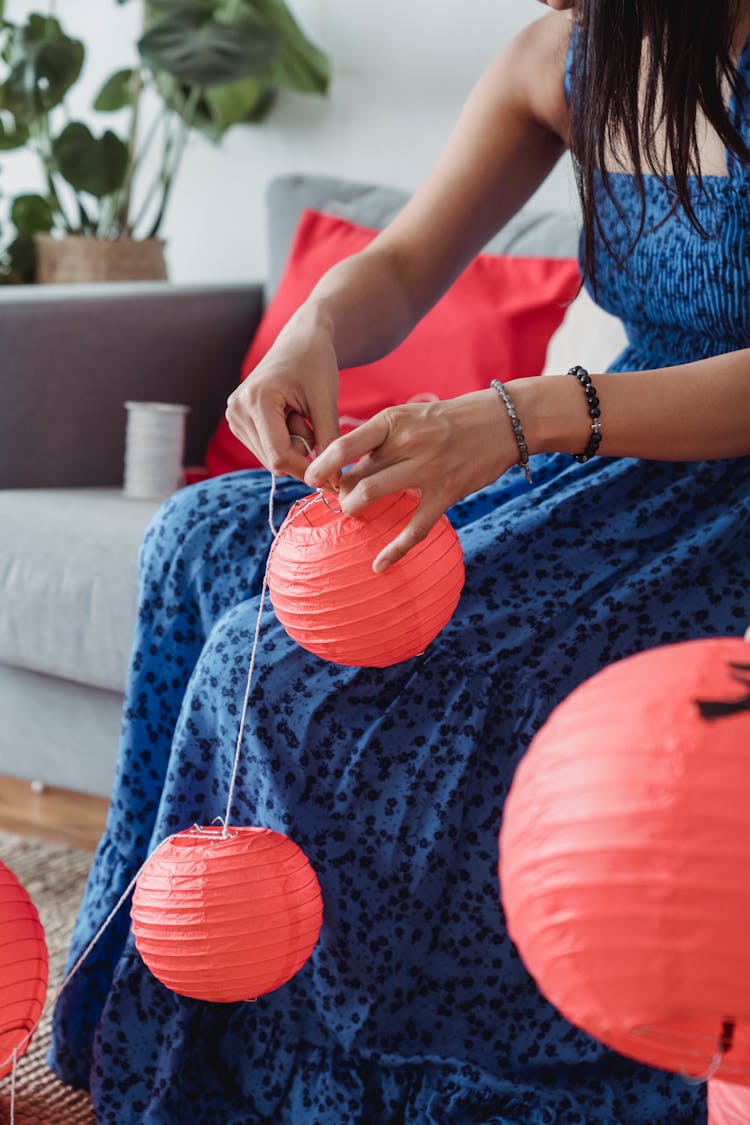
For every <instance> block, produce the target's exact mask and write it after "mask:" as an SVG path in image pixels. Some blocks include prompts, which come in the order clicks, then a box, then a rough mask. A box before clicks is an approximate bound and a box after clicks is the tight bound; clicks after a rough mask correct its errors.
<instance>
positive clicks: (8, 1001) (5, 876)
mask: <svg viewBox="0 0 750 1125" xmlns="http://www.w3.org/2000/svg"><path fill="white" fill-rule="evenodd" d="M46 995H47V944H46V942H45V940H44V928H43V927H42V923H41V922H40V921H39V915H38V913H37V910H36V907H35V906H34V903H33V902H32V901H31V899H30V898H29V895H28V893H27V891H26V890H25V889H24V888H23V887H22V886H21V884H20V883H19V881H18V879H17V878H16V876H15V875H14V874H13V872H12V871H11V870H10V868H9V867H6V866H5V864H4V863H0V1078H3V1077H4V1076H5V1075H6V1074H9V1073H10V1071H11V1070H12V1069H13V1052H14V1051H15V1052H16V1058H17V1059H18V1058H20V1057H21V1056H22V1055H23V1054H24V1052H25V1051H26V1048H27V1047H28V1045H29V1041H30V1034H31V1032H32V1031H33V1030H34V1028H35V1027H36V1025H37V1024H38V1023H39V1019H40V1017H41V1014H42V1009H43V1008H44V1000H45V997H46ZM27 1037H28V1038H27Z"/></svg>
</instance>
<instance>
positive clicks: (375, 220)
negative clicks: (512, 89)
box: [266, 174, 580, 297]
mask: <svg viewBox="0 0 750 1125" xmlns="http://www.w3.org/2000/svg"><path fill="white" fill-rule="evenodd" d="M409 194H410V193H409V192H407V191H404V190H403V189H401V188H395V187H388V186H385V185H381V184H368V183H360V182H357V181H355V180H343V179H337V178H336V177H334V176H313V175H302V174H289V175H284V176H276V177H274V179H272V180H271V182H270V183H269V185H268V188H267V192H266V202H267V210H268V249H269V271H268V284H267V286H266V295H267V296H268V297H270V296H271V295H272V294H273V293H275V292H276V289H277V288H278V284H279V281H280V280H281V277H282V274H283V272H284V268H285V266H286V261H287V257H288V255H289V248H290V246H291V244H292V239H293V237H294V232H295V230H296V227H297V223H298V221H299V217H300V215H301V214H302V212H303V211H304V210H306V209H310V210H313V211H324V212H325V213H326V214H328V215H338V216H340V217H341V218H343V219H349V220H351V222H353V223H358V224H359V225H360V226H363V227H372V228H374V229H375V230H382V228H383V227H385V226H387V225H388V223H389V222H390V221H391V219H392V218H394V216H395V215H397V214H398V212H399V211H400V210H401V208H402V207H403V206H404V204H405V203H406V202H407V201H408V199H409ZM579 238H580V219H579V217H578V215H577V214H576V212H575V211H573V210H566V211H563V210H561V211H553V210H544V209H540V208H539V206H538V204H536V203H535V202H534V201H533V200H532V201H531V202H530V203H527V204H526V206H525V207H522V208H521V210H520V211H519V212H518V214H517V215H514V216H513V218H512V219H511V220H510V222H508V223H506V225H505V226H504V227H503V229H502V230H501V231H499V233H498V234H496V235H495V236H494V237H493V238H492V239H491V240H490V242H488V243H487V246H486V247H485V253H487V254H511V255H513V256H514V257H518V258H575V257H576V256H577V254H578V243H579Z"/></svg>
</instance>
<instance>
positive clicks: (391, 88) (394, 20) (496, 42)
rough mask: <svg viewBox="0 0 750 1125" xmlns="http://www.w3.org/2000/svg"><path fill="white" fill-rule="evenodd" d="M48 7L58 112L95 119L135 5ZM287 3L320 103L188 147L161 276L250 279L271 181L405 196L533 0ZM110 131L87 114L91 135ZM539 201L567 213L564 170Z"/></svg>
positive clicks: (5, 172) (12, 166)
mask: <svg viewBox="0 0 750 1125" xmlns="http://www.w3.org/2000/svg"><path fill="white" fill-rule="evenodd" d="M51 6H52V7H53V8H54V10H55V11H56V13H57V15H58V18H59V19H60V20H61V22H62V23H63V26H64V27H65V28H66V30H67V31H68V32H69V34H71V35H76V36H78V37H79V38H81V39H82V40H83V41H84V43H85V44H86V46H87V62H86V67H85V71H84V76H83V79H82V81H81V82H80V83H79V86H80V90H79V88H78V87H76V90H75V94H76V99H75V101H74V102H73V104H72V108H73V111H74V113H75V114H76V115H77V116H81V117H85V118H86V119H87V120H89V121H91V119H92V118H95V117H96V115H95V114H93V113H92V112H91V111H90V110H89V108H88V107H89V105H90V102H91V99H92V97H93V96H94V94H95V93H96V91H97V90H98V88H99V86H100V85H101V83H102V81H103V80H104V78H106V77H107V76H108V74H110V73H111V72H112V71H113V70H115V69H117V68H118V67H121V66H127V65H129V63H130V62H132V61H133V59H134V57H135V48H134V44H135V41H136V39H137V37H138V31H139V23H140V19H141V5H140V3H139V0H130V2H129V3H127V4H125V5H123V6H119V5H117V4H115V3H114V0H96V3H92V0H57V2H56V3H53V4H52V5H51ZM292 7H293V9H294V11H295V13H296V14H297V16H298V18H299V20H300V22H301V24H302V25H303V27H304V28H305V30H306V31H307V33H308V34H309V35H310V36H311V37H312V38H313V39H314V40H315V41H316V42H317V43H318V44H319V45H320V46H321V47H322V48H323V49H324V50H325V51H326V52H327V53H328V55H329V56H330V58H331V63H332V68H333V84H332V88H331V91H330V94H329V96H328V97H327V98H325V99H319V98H313V97H303V96H301V95H294V94H292V93H289V92H286V91H284V92H282V93H281V96H280V98H279V100H278V102H277V104H276V106H275V107H274V109H273V111H272V113H271V115H270V116H269V117H268V118H267V119H266V121H265V122H264V123H263V124H262V125H260V126H251V127H239V128H235V129H234V130H232V131H231V132H230V133H229V134H228V135H227V136H226V137H225V139H224V141H223V142H222V144H221V146H220V147H218V148H216V147H213V146H212V145H211V144H209V143H208V142H207V141H205V140H204V139H203V138H201V137H199V136H194V137H192V138H191V140H190V143H189V145H188V148H187V151H186V155H185V159H184V163H183V165H182V169H181V172H180V177H179V180H178V182H177V185H176V188H175V191H174V193H173V196H172V200H171V204H170V209H169V212H168V215H167V221H166V224H165V226H164V227H163V234H164V235H165V237H166V239H167V241H168V258H169V268H170V276H171V277H172V279H173V280H175V281H198V280H208V281H218V280H229V279H232V280H241V279H246V278H255V277H261V276H263V274H264V272H265V267H266V250H265V243H264V229H263V192H264V188H265V185H266V183H267V182H268V180H269V179H270V177H271V176H273V175H275V174H277V173H279V172H285V171H294V170H300V171H313V172H324V173H328V174H331V175H342V176H349V177H352V178H354V179H364V180H373V181H377V182H382V183H390V184H394V185H397V186H401V187H405V188H413V187H415V186H416V185H417V184H418V183H419V181H420V180H421V179H422V177H423V176H424V175H425V173H426V172H427V170H428V169H429V167H430V165H431V163H432V161H433V160H434V158H435V156H436V155H437V153H438V152H439V149H440V146H441V144H442V143H443V141H444V140H445V138H446V137H447V135H448V132H449V131H450V129H451V127H452V125H453V122H454V121H455V118H456V116H457V114H458V112H459V109H460V107H461V104H462V102H463V99H464V98H465V96H466V94H467V93H468V91H469V89H470V88H471V85H472V83H473V81H474V80H475V79H476V77H477V76H478V75H479V73H480V72H481V70H482V69H483V67H484V66H485V65H486V63H487V62H489V60H490V59H491V58H492V57H493V55H494V54H496V53H497V51H498V50H499V49H500V48H501V47H502V46H503V44H504V43H506V42H507V41H508V39H509V38H510V37H511V36H512V35H513V34H515V32H516V31H518V30H519V29H520V28H521V27H522V26H524V25H525V24H527V23H529V22H530V21H531V20H532V19H535V18H537V17H538V16H539V14H540V13H541V9H540V8H539V6H538V5H537V4H536V3H535V2H534V0H377V3H372V2H370V3H364V2H362V0H292ZM44 9H45V3H44V0H39V2H38V3H33V0H6V4H5V12H6V16H7V17H8V18H10V19H20V18H21V17H22V16H23V15H24V14H25V13H26V12H27V11H29V10H44ZM111 123H112V119H111V118H109V117H107V118H101V119H100V121H99V122H98V123H97V125H96V128H98V129H101V128H104V127H106V126H107V124H111ZM120 127H121V128H124V123H122V124H121V126H120ZM0 166H1V169H2V170H1V171H0V188H3V189H4V190H5V191H10V192H16V191H20V190H23V189H35V188H37V187H39V186H40V185H39V184H38V183H37V182H36V181H35V180H34V178H33V172H34V168H33V164H32V162H31V161H30V159H29V158H28V157H27V156H25V155H17V154H12V153H9V154H3V156H2V160H1V162H0ZM540 202H541V203H542V204H544V205H553V206H563V207H566V208H570V207H573V206H575V203H574V193H573V189H572V187H571V182H570V175H569V171H568V168H567V166H565V164H564V163H563V164H561V165H560V166H559V167H558V169H556V170H555V172H554V173H553V175H552V177H551V179H550V180H549V181H548V183H547V184H545V185H544V186H543V187H542V189H541V190H540Z"/></svg>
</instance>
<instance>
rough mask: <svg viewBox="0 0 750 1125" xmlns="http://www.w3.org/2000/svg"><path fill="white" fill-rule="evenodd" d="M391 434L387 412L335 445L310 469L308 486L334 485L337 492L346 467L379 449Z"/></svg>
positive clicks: (333, 443)
mask: <svg viewBox="0 0 750 1125" xmlns="http://www.w3.org/2000/svg"><path fill="white" fill-rule="evenodd" d="M389 433H390V423H389V419H388V411H386V410H384V411H381V413H380V414H376V415H375V417H374V418H371V419H370V420H369V421H368V422H363V423H362V425H361V426H358V427H357V429H356V430H352V432H351V433H349V434H345V435H344V436H343V437H337V438H336V439H335V440H334V441H332V442H331V443H330V444H329V445H328V446H327V447H326V448H325V449H324V450H323V452H322V453H320V454H319V455H318V456H317V457H316V458H315V460H314V461H313V463H312V464H311V465H309V466H308V469H307V472H306V473H305V482H306V483H307V484H309V485H311V486H312V487H313V488H326V487H331V486H332V485H333V486H334V487H335V489H336V490H338V487H339V483H340V480H341V473H342V471H343V469H344V467H345V466H346V465H351V464H352V463H353V462H354V461H358V460H359V459H360V457H364V456H365V454H367V453H371V452H372V451H373V450H375V449H377V448H378V446H380V445H382V444H383V442H384V441H385V440H386V438H387V437H388V434H389Z"/></svg>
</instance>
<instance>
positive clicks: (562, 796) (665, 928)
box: [500, 638, 750, 1121]
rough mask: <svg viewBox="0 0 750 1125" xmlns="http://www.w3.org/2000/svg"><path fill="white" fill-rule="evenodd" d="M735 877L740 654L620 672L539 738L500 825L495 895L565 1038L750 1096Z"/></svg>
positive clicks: (742, 897)
mask: <svg viewBox="0 0 750 1125" xmlns="http://www.w3.org/2000/svg"><path fill="white" fill-rule="evenodd" d="M748 872H750V646H748V645H747V644H746V643H745V642H744V641H741V640H738V639H734V638H712V639H708V640H699V641H689V642H687V643H685V644H678V645H668V646H665V647H663V648H656V649H651V650H650V651H647V652H643V653H639V654H638V655H637V656H632V657H629V658H628V659H626V660H622V661H620V662H619V663H617V664H613V665H611V666H610V667H609V668H606V669H604V671H602V672H600V673H599V674H598V675H596V676H594V677H593V678H592V679H590V680H588V681H587V682H586V683H584V684H583V685H581V687H579V688H577V689H576V691H574V692H573V693H572V694H571V695H570V696H569V697H568V698H567V699H566V700H565V701H564V702H563V703H562V704H561V705H560V706H559V707H558V708H557V709H556V710H555V711H554V712H553V714H552V715H551V716H550V718H549V720H548V721H547V723H546V724H545V725H544V726H543V727H542V729H541V730H540V731H539V732H538V733H537V735H536V737H535V738H534V740H533V742H532V744H531V747H530V749H529V751H528V754H527V755H526V757H525V758H524V759H523V760H522V762H521V764H520V766H519V768H518V770H517V772H516V776H515V778H514V781H513V785H512V788H511V791H510V794H509V796H508V800H507V802H506V806H505V812H504V815H503V825H502V830H501V833H500V882H501V888H502V898H503V904H504V907H505V912H506V916H507V922H508V928H509V932H510V935H511V937H512V938H513V941H514V942H515V943H516V945H517V947H518V950H519V952H520V954H521V956H522V958H523V960H524V962H525V964H526V966H527V968H528V970H529V972H530V973H531V974H532V976H533V977H534V978H535V980H536V982H537V984H538V985H539V988H540V989H541V991H542V993H543V994H544V995H545V996H546V997H547V999H548V1000H550V1001H551V1002H552V1003H553V1004H555V1005H556V1006H557V1007H558V1008H559V1009H560V1011H561V1012H562V1013H563V1015H565V1016H566V1017H567V1018H568V1019H569V1020H570V1021H571V1022H572V1023H574V1024H576V1025H577V1026H578V1027H581V1028H583V1029H584V1030H585V1031H588V1032H589V1033H590V1034H591V1035H594V1036H596V1037H597V1038H599V1039H601V1040H602V1041H603V1042H604V1043H606V1044H607V1045H608V1046H610V1047H613V1048H614V1049H616V1050H618V1051H621V1052H622V1053H623V1054H624V1055H628V1056H630V1057H632V1058H634V1059H638V1060H640V1061H641V1062H645V1063H649V1064H651V1065H653V1066H659V1067H664V1068H666V1069H668V1070H674V1071H677V1072H684V1073H687V1074H691V1075H695V1076H698V1075H706V1074H707V1073H709V1072H710V1071H711V1069H712V1064H713V1065H718V1073H719V1075H720V1077H721V1078H724V1079H727V1080H729V1081H735V1080H736V1081H746V1082H747V1081H750V941H749V940H748V934H749V933H750V878H749V877H748ZM748 1121H750V1118H748Z"/></svg>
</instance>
